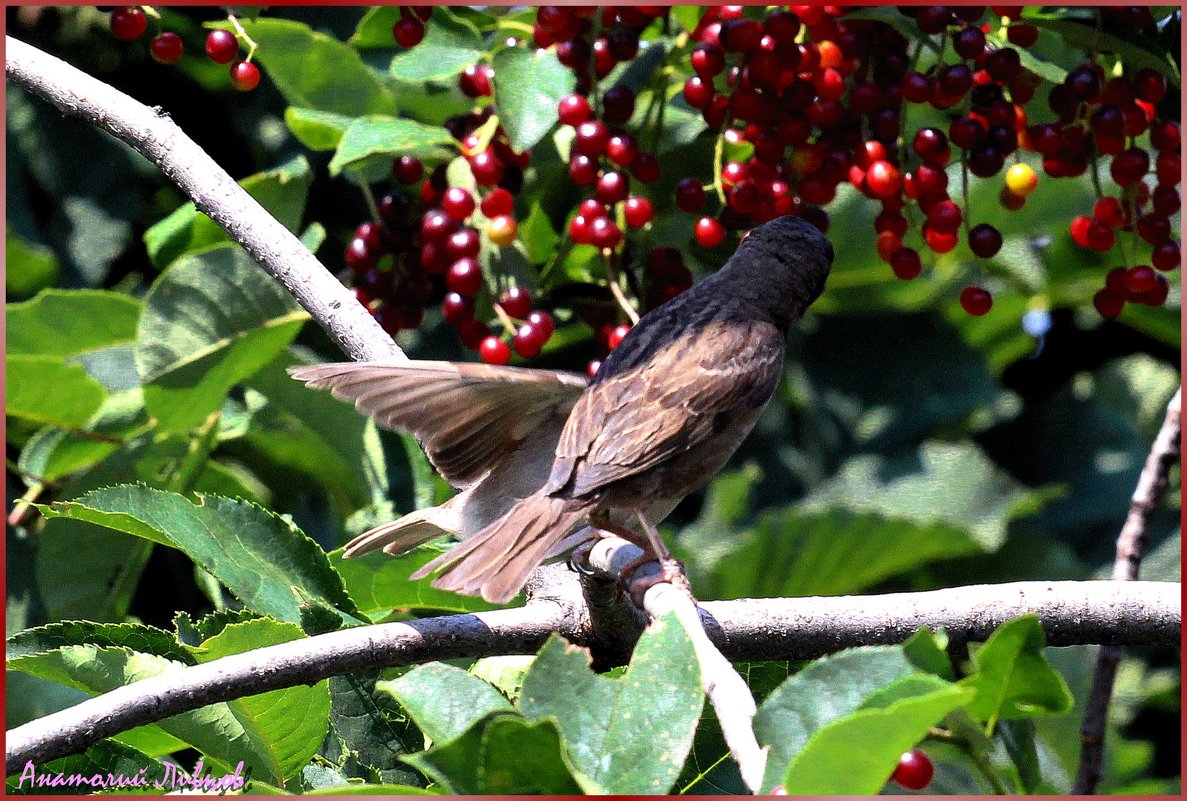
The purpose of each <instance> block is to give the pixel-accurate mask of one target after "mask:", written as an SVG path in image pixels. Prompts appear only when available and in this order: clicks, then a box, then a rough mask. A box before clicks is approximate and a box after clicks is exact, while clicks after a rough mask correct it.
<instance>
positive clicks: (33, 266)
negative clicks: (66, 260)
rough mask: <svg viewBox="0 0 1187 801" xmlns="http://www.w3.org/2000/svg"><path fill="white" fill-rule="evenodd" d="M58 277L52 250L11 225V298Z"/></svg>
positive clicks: (7, 277) (7, 282)
mask: <svg viewBox="0 0 1187 801" xmlns="http://www.w3.org/2000/svg"><path fill="white" fill-rule="evenodd" d="M9 169H11V167H10V168H9ZM10 202H11V197H10ZM57 280H58V259H57V257H56V256H55V255H54V252H53V251H52V250H50V249H49V248H47V247H46V246H45V245H39V244H37V243H35V242H26V241H25V240H23V239H21V238H20V237H19V236H17V235H16V234H14V233H13V232H12V228H11V227H10V228H8V229H7V230H6V231H5V232H4V291H5V293H6V294H7V296H8V297H28V296H29V295H32V294H34V293H36V292H39V291H41V290H43V289H46V288H47V287H50V286H53V285H54V283H55V282H56V281H57ZM10 347H11V345H10Z"/></svg>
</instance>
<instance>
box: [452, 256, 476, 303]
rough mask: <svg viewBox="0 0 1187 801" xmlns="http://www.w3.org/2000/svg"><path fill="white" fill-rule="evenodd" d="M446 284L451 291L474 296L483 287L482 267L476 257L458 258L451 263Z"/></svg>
mask: <svg viewBox="0 0 1187 801" xmlns="http://www.w3.org/2000/svg"><path fill="white" fill-rule="evenodd" d="M445 286H446V288H447V289H449V290H450V291H451V292H457V293H458V294H459V295H465V296H466V297H473V296H474V295H476V294H477V293H478V290H479V289H481V288H482V267H481V266H480V265H479V264H478V262H477V261H476V260H474V259H458V260H457V261H455V262H454V263H453V264H451V265H449V272H447V273H446V274H445Z"/></svg>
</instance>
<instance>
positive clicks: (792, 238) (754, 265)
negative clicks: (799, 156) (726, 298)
mask: <svg viewBox="0 0 1187 801" xmlns="http://www.w3.org/2000/svg"><path fill="white" fill-rule="evenodd" d="M832 263H833V246H832V243H831V242H829V241H828V239H827V238H826V237H825V236H824V234H822V233H821V232H820V229H819V228H817V227H816V226H815V225H813V224H812V223H810V222H808V221H807V220H804V219H802V218H800V217H792V216H791V215H785V216H782V217H776V218H775V219H773V220H771V221H770V222H768V223H764V224H762V225H760V226H758V227H756V228H753V229H751V230H750V232H749V233H747V234H746V236H744V237H743V238H742V241H741V242H740V243H739V244H738V249H737V251H736V252H735V253H734V255H733V256H732V257H731V258H730V261H729V264H728V267H729V268H730V271H731V272H732V273H734V274H735V275H736V276H737V278H738V279H740V280H739V284H740V285H744V283H753V284H755V285H756V289H757V290H759V292H758V293H757V294H756V296H755V297H754V300H755V301H756V302H758V303H760V304H761V305H762V306H764V307H766V308H768V309H770V311H771V313H772V314H773V315H774V316H776V317H777V318H785V319H786V321H787V323H788V324H790V323H792V322H794V321H795V320H796V319H798V318H799V316H800V315H801V314H803V312H804V309H806V308H807V307H808V306H809V305H811V303H812V301H814V300H816V298H818V297H820V293H821V292H823V291H824V282H825V280H826V279H827V278H828V273H829V269H830V268H831V267H832ZM776 307H780V308H776Z"/></svg>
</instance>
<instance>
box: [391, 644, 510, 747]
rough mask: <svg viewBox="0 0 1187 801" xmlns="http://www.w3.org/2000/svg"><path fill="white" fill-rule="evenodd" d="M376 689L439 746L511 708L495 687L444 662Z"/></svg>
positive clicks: (430, 665)
mask: <svg viewBox="0 0 1187 801" xmlns="http://www.w3.org/2000/svg"><path fill="white" fill-rule="evenodd" d="M376 687H377V688H378V689H379V690H381V691H383V692H388V693H391V695H392V696H393V697H394V698H395V699H396V700H397V701H399V702H400V706H402V707H404V710H405V711H406V712H407V713H408V715H409V716H410V717H411V718H412V720H413V721H415V723H416V725H417V727H419V728H420V730H421V731H423V732H424V733H425V735H426V736H428V737H429V738H430V739H431V740H432V741H433V742H435V743H447V742H449V741H451V740H454V739H455V738H457V737H460V736H461V735H462V734H464V733H465V732H466V731H467V730H469V729H470V728H471V727H472V726H473V725H474V724H475V723H477V722H478V721H479V720H481V719H482V718H484V717H486V716H487V715H489V714H491V713H493V712H503V711H509V710H510V709H511V704H510V703H509V702H508V701H507V699H506V698H504V697H503V696H502V695H501V694H500V693H499V691H498V690H496V689H495V688H494V687H491V686H490V685H489V684H487V683H486V682H485V681H483V680H482V679H480V678H478V677H476V676H472V675H470V674H469V673H467V672H466V671H464V670H462V669H461V668H457V667H453V666H452V665H446V664H444V663H442V662H430V663H428V664H425V665H419V666H417V667H415V668H413V669H412V670H410V671H408V672H407V673H405V674H404V675H403V676H400V677H399V678H397V679H392V680H391V681H381V682H377V683H376Z"/></svg>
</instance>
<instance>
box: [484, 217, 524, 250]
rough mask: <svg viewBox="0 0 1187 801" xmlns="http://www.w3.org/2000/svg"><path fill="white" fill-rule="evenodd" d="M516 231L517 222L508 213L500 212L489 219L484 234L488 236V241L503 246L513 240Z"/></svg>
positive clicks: (517, 230)
mask: <svg viewBox="0 0 1187 801" xmlns="http://www.w3.org/2000/svg"><path fill="white" fill-rule="evenodd" d="M518 233H519V224H518V223H516V222H515V218H514V217H512V216H511V215H509V214H500V215H499V216H498V217H495V218H494V219H493V220H491V221H490V224H489V225H488V226H487V227H486V235H487V236H488V237H490V241H491V242H494V243H495V244H496V245H498V246H499V247H501V248H505V247H507V246H508V245H510V244H511V243H512V242H514V241H515V237H516V235H517V234H518Z"/></svg>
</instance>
